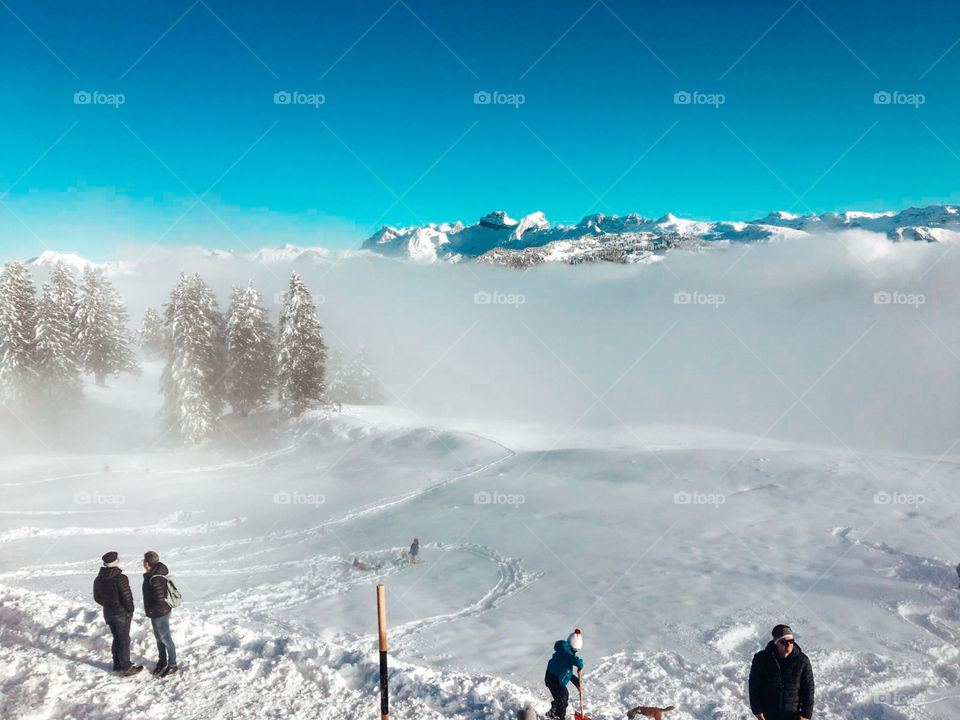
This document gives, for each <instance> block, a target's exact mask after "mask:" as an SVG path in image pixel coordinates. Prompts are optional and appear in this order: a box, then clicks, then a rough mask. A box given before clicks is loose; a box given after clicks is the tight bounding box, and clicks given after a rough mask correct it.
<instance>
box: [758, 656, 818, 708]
mask: <svg viewBox="0 0 960 720" xmlns="http://www.w3.org/2000/svg"><path fill="white" fill-rule="evenodd" d="M813 690H814V683H813V667H812V666H811V665H810V658H808V657H807V656H806V655H804V653H803V650H801V649H800V646H799V645H794V646H793V651H792V652H791V653H790V654H789V655H787V657H785V658H783V659H782V660H780V659H778V658H777V654H776V649H775V648H774V645H773V641H772V640H771V641H770V642H769V643H768V644H767V647H766V648H764V649H763V650H761V651H760V652H758V653H757V654H756V655H754V656H753V664H752V665H751V666H750V709H751V710H752V711H753V714H754V715H758V714H759V713H772V712H799V713H800V717H805V718H809V717H813Z"/></svg>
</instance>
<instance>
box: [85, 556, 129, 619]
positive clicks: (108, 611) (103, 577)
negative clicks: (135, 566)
mask: <svg viewBox="0 0 960 720" xmlns="http://www.w3.org/2000/svg"><path fill="white" fill-rule="evenodd" d="M93 599H94V600H95V601H96V603H97V605H102V606H103V616H104V617H105V618H115V617H120V616H122V615H133V593H132V592H130V581H129V580H127V576H126V575H124V574H123V571H122V570H121V569H120V568H118V567H102V568H100V573H99V574H98V575H97V579H96V580H94V581H93Z"/></svg>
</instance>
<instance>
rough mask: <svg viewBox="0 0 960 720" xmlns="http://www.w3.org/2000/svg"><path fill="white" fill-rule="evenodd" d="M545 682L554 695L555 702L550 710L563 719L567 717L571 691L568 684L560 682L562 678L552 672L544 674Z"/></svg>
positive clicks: (551, 704)
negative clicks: (568, 690)
mask: <svg viewBox="0 0 960 720" xmlns="http://www.w3.org/2000/svg"><path fill="white" fill-rule="evenodd" d="M543 682H544V684H545V685H546V686H547V689H548V690H549V691H550V695H552V696H553V702H552V703H550V712H551V714H552V715H553V716H554V717H558V718H560V720H563V719H564V718H566V717H567V703H568V702H569V701H570V693H569V692H567V686H566V685H561V684H560V678H558V677H557V676H556V675H554V674H553V673H551V672H548V673H547V674H546V675H544V676H543Z"/></svg>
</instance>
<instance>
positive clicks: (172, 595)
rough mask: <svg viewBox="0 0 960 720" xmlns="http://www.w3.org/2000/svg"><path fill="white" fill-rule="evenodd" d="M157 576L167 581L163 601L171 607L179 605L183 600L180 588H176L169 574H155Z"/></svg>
mask: <svg viewBox="0 0 960 720" xmlns="http://www.w3.org/2000/svg"><path fill="white" fill-rule="evenodd" d="M157 577H162V578H163V579H164V580H166V581H167V594H166V595H165V596H164V598H163V601H164V602H165V603H166V604H167V605H169V606H170V607H171V608H175V607H180V603H182V602H183V595H181V594H180V590H179V589H177V586H176V583H174V582H173V578H172V577H170V576H169V575H157Z"/></svg>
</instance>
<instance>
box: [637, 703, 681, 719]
mask: <svg viewBox="0 0 960 720" xmlns="http://www.w3.org/2000/svg"><path fill="white" fill-rule="evenodd" d="M671 710H673V705H671V706H670V707H665V708H658V707H647V706H646V705H638V706H637V707H635V708H634V709H633V710H631V711H630V712H628V713H627V719H628V720H633V719H634V718H635V717H637V716H638V715H640V716H642V717H645V718H650V719H651V720H663V714H664V713H668V712H670V711H671Z"/></svg>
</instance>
